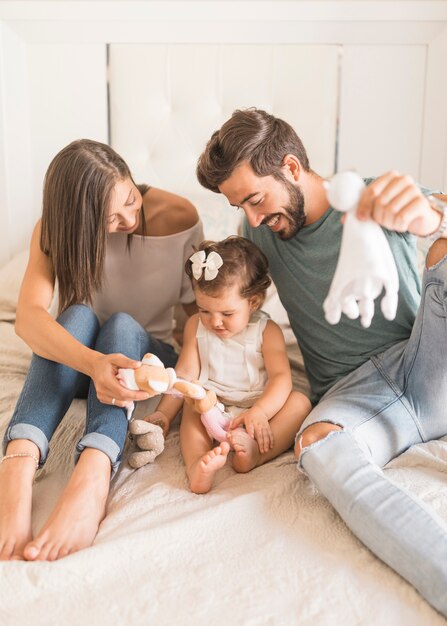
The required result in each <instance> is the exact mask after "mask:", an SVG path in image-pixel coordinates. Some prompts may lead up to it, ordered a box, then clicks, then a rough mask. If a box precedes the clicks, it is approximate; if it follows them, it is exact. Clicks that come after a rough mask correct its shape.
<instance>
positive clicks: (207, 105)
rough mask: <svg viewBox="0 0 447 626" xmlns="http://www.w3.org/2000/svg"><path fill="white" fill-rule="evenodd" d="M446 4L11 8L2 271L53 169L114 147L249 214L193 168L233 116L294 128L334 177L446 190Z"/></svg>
mask: <svg viewBox="0 0 447 626" xmlns="http://www.w3.org/2000/svg"><path fill="white" fill-rule="evenodd" d="M446 58H447V1H446V0H437V1H436V2H428V1H427V0H399V1H398V2H372V1H371V0H286V1H282V0H262V2H258V1H256V0H231V1H230V0H199V1H197V0H138V1H133V2H131V1H129V0H90V1H89V2H85V1H82V0H72V1H70V2H63V1H62V0H61V1H59V2H48V0H32V2H31V1H26V0H22V1H20V2H18V1H16V0H2V1H1V2H0V78H1V80H0V218H1V225H2V227H1V228H0V266H1V265H3V264H5V263H6V262H7V261H8V260H9V259H10V258H12V256H13V255H14V254H16V253H17V252H19V251H21V250H23V249H24V248H26V247H27V245H28V243H29V238H30V235H31V232H32V228H33V225H34V224H35V222H36V219H37V218H38V216H39V215H40V209H41V198H42V181H43V177H44V173H45V171H46V169H47V167H48V164H49V162H50V160H51V158H52V157H53V156H54V155H55V154H56V153H57V152H58V151H59V150H60V149H61V148H62V147H63V146H65V145H66V144H67V143H69V142H70V141H72V140H73V139H76V138H80V137H89V138H91V139H96V140H98V141H104V142H111V144H112V145H113V146H114V147H115V148H116V149H117V150H118V151H119V152H120V153H122V154H123V156H124V157H125V158H126V160H127V161H128V162H129V164H130V166H131V168H132V170H133V172H134V175H135V178H136V179H137V180H139V181H141V182H143V181H146V182H147V183H150V184H153V185H158V186H160V187H165V188H167V189H172V190H173V191H176V192H178V193H180V194H182V195H184V196H186V197H188V198H190V199H191V200H192V202H194V204H195V205H196V206H197V207H198V209H199V211H200V213H201V215H202V217H203V220H204V223H205V228H206V233H207V235H208V236H209V237H212V238H220V237H222V236H224V235H226V234H227V233H229V232H234V231H235V229H236V226H237V223H238V221H239V216H237V214H235V213H234V212H233V209H229V208H228V207H227V205H226V202H225V201H224V199H223V198H221V197H219V196H218V195H216V194H212V193H211V192H207V191H205V190H203V189H201V188H200V187H199V185H198V183H197V182H196V180H195V174H194V171H195V164H196V160H197V157H198V156H199V154H200V153H201V151H202V150H203V148H204V145H205V142H206V141H207V139H208V138H209V137H210V135H211V133H212V131H213V130H215V129H217V128H218V127H220V125H221V124H222V123H223V122H224V121H225V120H226V119H227V118H228V117H229V116H230V115H231V113H232V111H233V110H234V109H235V108H239V107H247V106H258V107H263V108H265V109H267V110H269V111H271V112H272V113H274V114H275V115H278V116H280V117H283V118H284V119H286V120H287V121H289V122H291V124H292V125H293V126H294V127H295V129H296V130H297V132H298V134H299V135H300V136H301V137H302V139H303V142H304V144H305V145H306V148H307V149H308V152H309V156H310V159H311V164H312V166H313V167H314V168H315V170H317V171H318V172H319V173H321V174H322V175H330V174H332V173H333V171H334V170H336V169H345V168H352V167H354V168H356V169H357V170H358V172H359V173H360V174H361V175H371V176H373V175H377V174H380V173H381V172H383V171H385V170H386V169H390V168H395V169H399V170H401V171H402V172H407V173H409V174H411V175H412V176H413V177H414V178H415V179H416V180H419V181H420V182H421V183H423V184H425V185H427V186H431V187H434V188H436V189H442V188H444V189H445V188H446V185H447V82H446V81H445V60H446Z"/></svg>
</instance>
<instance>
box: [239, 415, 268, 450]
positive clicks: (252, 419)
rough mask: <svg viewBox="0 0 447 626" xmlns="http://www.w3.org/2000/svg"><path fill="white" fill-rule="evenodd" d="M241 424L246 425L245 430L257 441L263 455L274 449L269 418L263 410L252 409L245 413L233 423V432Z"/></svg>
mask: <svg viewBox="0 0 447 626" xmlns="http://www.w3.org/2000/svg"><path fill="white" fill-rule="evenodd" d="M241 424H244V425H245V429H246V431H247V433H248V434H249V435H250V437H252V438H253V439H256V441H257V443H258V446H259V452H260V453H261V454H264V453H265V452H268V451H269V450H270V449H271V448H273V433H272V429H271V428H270V424H269V421H268V419H267V416H266V415H265V413H264V412H263V411H262V410H261V409H258V408H257V407H252V408H251V409H248V410H247V411H244V413H242V414H241V415H239V417H236V418H235V419H234V420H233V421H232V422H231V426H230V428H231V429H232V430H233V429H234V428H237V427H238V426H240V425H241Z"/></svg>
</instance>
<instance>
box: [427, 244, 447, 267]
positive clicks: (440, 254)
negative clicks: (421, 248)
mask: <svg viewBox="0 0 447 626" xmlns="http://www.w3.org/2000/svg"><path fill="white" fill-rule="evenodd" d="M446 255H447V239H444V238H441V239H437V240H436V241H435V242H434V243H433V244H432V246H431V248H430V250H429V251H428V253H427V258H426V259H425V264H426V267H427V269H430V268H432V267H434V266H435V265H437V264H438V263H439V262H440V261H442V259H443V258H444V257H445V256H446Z"/></svg>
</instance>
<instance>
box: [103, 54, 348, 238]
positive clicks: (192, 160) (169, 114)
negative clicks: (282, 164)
mask: <svg viewBox="0 0 447 626" xmlns="http://www.w3.org/2000/svg"><path fill="white" fill-rule="evenodd" d="M130 68H131V71H130ZM316 76H318V81H316V80H315V77H316ZM337 76H338V47H337V46H318V47H316V46H305V45H301V46H300V45H297V46H293V45H270V46H243V45H227V46H219V45H200V46H198V45H112V46H110V51H109V89H110V100H109V102H110V121H111V143H112V146H113V147H114V148H115V149H116V150H117V152H118V153H119V154H121V155H122V156H123V157H124V159H125V160H126V161H127V162H128V163H129V165H130V167H131V170H132V172H133V174H134V176H135V179H136V180H137V181H139V182H146V183H148V184H152V185H155V186H159V187H163V188H165V189H168V190H170V191H175V192H176V193H179V194H181V195H183V196H186V197H187V198H188V199H190V200H191V201H192V202H193V203H194V204H195V205H196V207H197V208H198V209H199V212H200V214H201V216H202V219H203V221H204V226H205V235H206V236H207V237H209V238H211V239H220V238H223V237H225V236H226V235H228V234H231V233H234V232H236V229H237V224H238V221H239V219H240V214H238V213H237V212H236V210H235V209H234V208H232V207H230V206H229V205H228V202H227V201H226V200H225V198H224V197H223V196H221V195H220V194H214V193H212V192H209V191H207V190H205V189H203V188H202V187H201V186H200V185H199V183H198V182H197V180H196V176H195V167H196V163H197V158H198V156H199V155H200V153H201V152H202V150H203V149H204V147H205V144H206V142H207V140H208V139H209V138H210V136H211V133H212V132H213V131H214V130H216V129H217V128H219V127H220V126H221V124H222V123H223V122H224V121H225V120H226V119H227V118H228V117H230V115H231V113H232V112H233V111H234V109H236V108H243V107H249V106H257V107H259V108H264V109H266V110H268V111H269V112H271V113H273V114H274V115H277V116H279V117H283V118H284V119H285V120H287V121H288V122H289V123H291V124H292V126H294V128H295V129H296V130H297V132H298V133H299V134H300V135H301V138H302V140H303V142H304V144H305V146H306V148H307V150H308V153H309V158H310V162H311V165H312V166H313V167H314V168H315V169H316V171H318V172H321V173H323V174H324V175H330V174H331V173H332V172H333V171H334V157H335V140H336V117H337V91H338V88H337Z"/></svg>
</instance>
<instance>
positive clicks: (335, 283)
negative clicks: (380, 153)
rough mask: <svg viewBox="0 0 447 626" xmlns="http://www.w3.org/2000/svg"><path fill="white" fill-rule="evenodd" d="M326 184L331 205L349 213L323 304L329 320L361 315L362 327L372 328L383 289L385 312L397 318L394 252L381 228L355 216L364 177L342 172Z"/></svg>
mask: <svg viewBox="0 0 447 626" xmlns="http://www.w3.org/2000/svg"><path fill="white" fill-rule="evenodd" d="M325 187H326V190H327V197H328V200H329V203H330V205H331V206H332V207H333V208H334V209H337V210H338V211H343V212H345V213H346V219H345V223H344V226H343V235H342V240H341V247H340V255H339V257H338V262H337V267H336V269H335V274H334V278H333V280H332V284H331V287H330V289H329V293H328V296H327V298H326V300H325V301H324V303H323V309H324V313H325V317H326V320H327V321H328V322H329V324H337V323H338V322H339V321H340V317H341V314H342V313H344V314H345V315H346V316H347V317H349V318H350V319H356V318H357V317H359V315H360V321H361V324H362V326H363V327H364V328H368V327H369V326H370V324H371V320H372V318H373V315H374V300H375V299H376V298H377V297H378V296H379V295H380V294H381V293H382V290H383V289H385V294H384V296H383V298H382V300H381V303H380V304H381V309H382V313H383V315H384V317H385V318H386V319H387V320H392V319H394V317H395V315H396V309H397V293H398V290H399V277H398V274H397V269H396V263H395V261H394V257H393V253H392V252H391V248H390V246H389V243H388V241H387V238H386V237H385V234H384V232H383V230H382V229H381V227H380V226H379V225H378V224H377V223H376V222H374V221H373V220H371V219H370V220H368V221H360V220H359V219H357V217H356V215H355V209H356V208H357V204H358V202H359V199H360V196H361V194H362V192H363V190H364V188H365V184H364V182H363V180H362V179H361V178H360V176H359V175H358V174H356V173H355V172H340V173H339V174H336V175H335V176H334V177H333V178H332V179H331V180H330V181H329V182H326V183H325Z"/></svg>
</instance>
